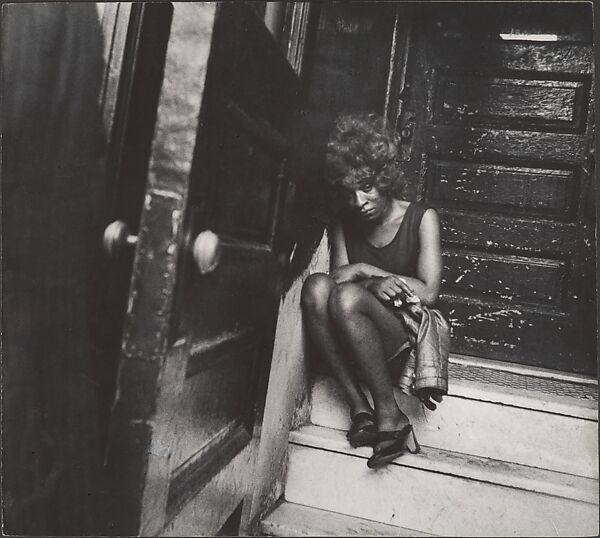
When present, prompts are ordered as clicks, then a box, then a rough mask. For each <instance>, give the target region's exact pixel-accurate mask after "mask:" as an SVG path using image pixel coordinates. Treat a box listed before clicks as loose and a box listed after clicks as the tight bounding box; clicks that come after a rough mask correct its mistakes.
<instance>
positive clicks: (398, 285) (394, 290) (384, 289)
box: [368, 276, 406, 303]
mask: <svg viewBox="0 0 600 538" xmlns="http://www.w3.org/2000/svg"><path fill="white" fill-rule="evenodd" d="M405 286H406V284H405V283H404V284H403V283H402V279H400V278H398V277H397V276H386V277H380V278H375V279H373V281H372V282H370V283H369V285H368V289H369V291H370V292H371V293H372V294H373V295H375V297H377V298H378V299H379V300H380V301H381V302H383V303H389V302H392V301H393V300H394V299H395V298H396V297H398V295H400V294H402V293H403V292H404V288H405Z"/></svg>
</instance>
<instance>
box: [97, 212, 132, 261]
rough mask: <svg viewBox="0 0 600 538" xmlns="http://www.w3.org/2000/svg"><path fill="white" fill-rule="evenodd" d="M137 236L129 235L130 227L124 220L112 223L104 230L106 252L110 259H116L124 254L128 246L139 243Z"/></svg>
mask: <svg viewBox="0 0 600 538" xmlns="http://www.w3.org/2000/svg"><path fill="white" fill-rule="evenodd" d="M137 239H138V238H137V235H132V234H130V233H129V226H127V224H126V223H124V222H123V221H122V220H115V221H114V222H111V223H110V224H109V225H108V226H107V227H106V230H104V237H103V241H102V242H103V244H104V252H106V254H108V256H109V257H111V258H112V257H114V256H116V255H118V254H119V253H120V252H122V251H123V250H124V249H125V248H126V247H127V246H128V245H135V244H136V243H137Z"/></svg>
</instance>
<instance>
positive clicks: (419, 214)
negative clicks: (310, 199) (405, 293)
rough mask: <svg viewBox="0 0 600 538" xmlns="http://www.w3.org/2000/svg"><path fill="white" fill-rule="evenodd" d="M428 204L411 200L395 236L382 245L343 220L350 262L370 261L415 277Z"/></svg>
mask: <svg viewBox="0 0 600 538" xmlns="http://www.w3.org/2000/svg"><path fill="white" fill-rule="evenodd" d="M427 209H429V206H426V205H425V204H421V203H419V202H412V203H411V204H410V205H409V206H408V207H407V208H406V213H405V214H404V218H403V219H402V223H401V224H400V227H399V228H398V231H397V232H396V235H395V236H394V239H392V241H391V242H390V243H388V244H387V245H384V246H383V247H375V246H373V245H372V244H371V243H369V241H368V240H367V239H366V238H365V237H364V235H363V234H362V232H361V230H360V229H359V228H358V226H357V225H356V224H353V223H351V222H347V223H345V224H344V237H345V239H346V251H347V253H348V261H349V263H359V262H362V263H368V264H370V265H374V266H375V267H379V268H380V269H383V270H385V271H389V272H390V273H394V274H396V275H404V276H410V277H415V276H416V273H417V260H418V256H419V226H420V225H421V219H422V218H423V214H424V213H425V211H427Z"/></svg>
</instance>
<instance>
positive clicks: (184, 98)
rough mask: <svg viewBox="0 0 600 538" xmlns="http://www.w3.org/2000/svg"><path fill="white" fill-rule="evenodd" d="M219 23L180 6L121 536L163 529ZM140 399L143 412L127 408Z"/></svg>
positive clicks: (145, 274)
mask: <svg viewBox="0 0 600 538" xmlns="http://www.w3.org/2000/svg"><path fill="white" fill-rule="evenodd" d="M213 15H214V5H211V4H177V5H176V6H175V8H174V12H173V19H172V25H171V34H170V37H169V45H168V48H167V55H166V64H165V71H164V81H163V84H162V91H161V95H160V101H159V106H158V113H157V121H156V127H155V131H154V140H153V144H152V158H151V161H150V170H149V178H148V188H147V194H146V197H145V201H144V208H143V212H142V217H141V223H140V229H139V234H138V243H137V252H136V258H135V261H134V268H133V276H132V285H131V289H130V290H131V291H130V299H129V303H128V306H127V317H126V323H125V332H124V340H123V341H124V344H123V354H122V358H121V365H120V375H119V382H118V387H117V398H116V401H115V404H114V407H113V418H112V431H111V438H110V444H109V451H108V455H107V468H108V472H109V474H110V476H111V479H112V481H113V484H114V487H115V496H116V501H117V502H116V503H115V505H116V506H119V507H120V509H119V511H118V516H117V521H116V525H117V530H118V532H121V533H132V534H138V533H141V534H142V535H145V534H156V533H158V532H159V531H160V529H161V528H162V527H163V525H164V523H165V515H166V504H167V493H168V488H169V479H170V473H171V469H170V465H169V458H170V442H171V439H170V438H169V436H166V435H165V431H167V432H168V428H169V424H170V422H171V420H172V417H171V414H172V409H170V408H169V405H167V403H168V402H169V401H170V400H169V398H173V396H174V395H176V394H177V393H179V392H180V391H181V388H182V385H183V378H184V376H185V361H184V360H179V361H177V362H176V363H175V364H174V365H173V366H170V364H171V363H170V362H169V360H168V357H169V353H168V350H169V347H170V343H171V341H170V337H171V332H170V331H171V324H172V323H173V317H174V315H175V314H176V312H177V311H176V309H175V306H176V305H174V304H173V299H174V297H175V294H174V288H175V282H176V276H177V273H178V271H177V269H178V262H179V259H180V252H181V250H182V249H183V248H184V239H185V235H184V226H183V222H184V220H183V219H184V212H185V208H186V201H187V193H188V188H189V181H190V172H191V168H192V162H193V157H194V149H195V140H196V132H197V129H198V121H199V116H200V106H201V103H202V95H203V87H204V80H205V75H206V64H207V62H208V53H209V49H210V42H211V30H212V18H213ZM184 344H185V342H184V343H183V344H182V343H181V342H180V343H179V344H178V347H179V346H182V345H183V346H184ZM184 347H185V346H184ZM169 379H173V380H175V381H173V382H168V380H169ZM136 400H140V401H141V402H143V405H131V403H132V401H136Z"/></svg>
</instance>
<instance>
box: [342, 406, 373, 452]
mask: <svg viewBox="0 0 600 538" xmlns="http://www.w3.org/2000/svg"><path fill="white" fill-rule="evenodd" d="M361 419H362V421H363V422H364V421H366V424H363V425H362V426H359V423H360V422H361ZM346 438H347V439H348V442H349V443H350V444H351V445H352V446H353V447H354V448H358V447H359V446H373V445H374V444H375V441H376V440H377V426H376V425H375V417H374V416H373V414H372V413H369V412H368V411H361V412H360V413H356V415H354V416H353V417H352V425H351V426H350V430H349V431H348V433H347V434H346Z"/></svg>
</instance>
